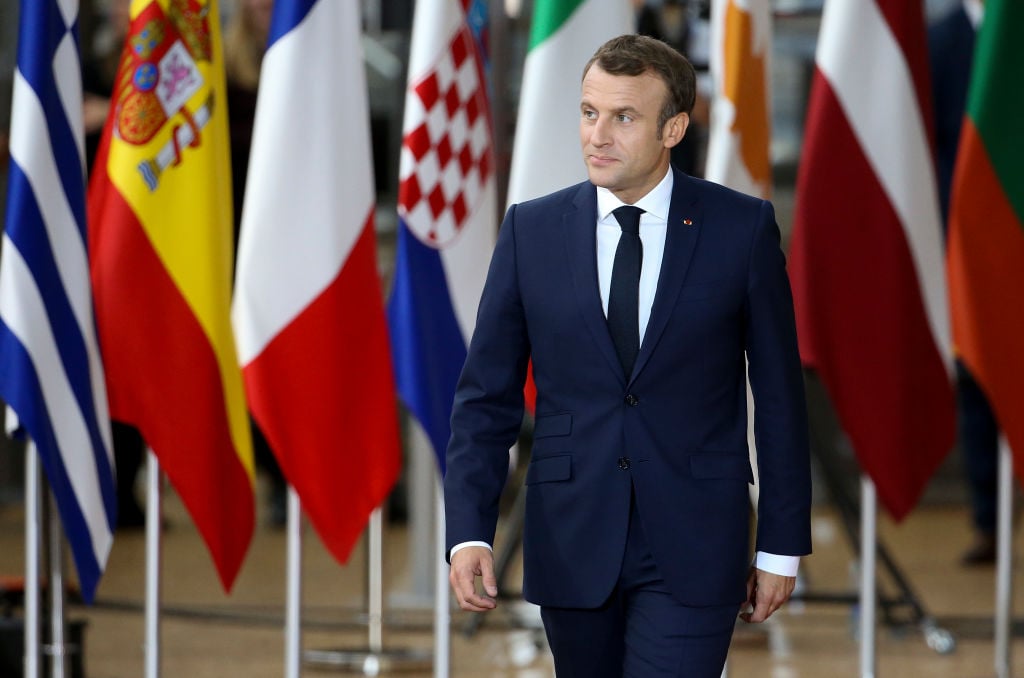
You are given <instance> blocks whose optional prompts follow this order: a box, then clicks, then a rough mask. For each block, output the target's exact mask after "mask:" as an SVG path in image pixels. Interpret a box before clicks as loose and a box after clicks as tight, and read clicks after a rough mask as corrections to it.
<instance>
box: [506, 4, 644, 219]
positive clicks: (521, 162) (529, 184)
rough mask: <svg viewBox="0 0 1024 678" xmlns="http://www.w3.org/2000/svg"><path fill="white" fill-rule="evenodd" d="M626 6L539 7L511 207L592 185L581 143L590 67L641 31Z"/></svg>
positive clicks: (514, 159)
mask: <svg viewBox="0 0 1024 678" xmlns="http://www.w3.org/2000/svg"><path fill="white" fill-rule="evenodd" d="M630 7H631V5H630V3H628V2H622V0H537V1H536V2H535V3H534V10H533V24H532V25H531V28H530V45H529V50H528V51H527V53H526V63H525V65H524V67H523V85H522V92H521V93H520V98H519V119H518V122H517V124H516V139H515V146H514V147H513V149H512V169H511V173H510V175H509V187H508V202H509V204H510V205H512V204H515V203H518V202H522V201H523V200H529V199H531V198H537V197H540V196H542V195H545V194H547V193H550V192H552V191H556V190H558V189H560V188H565V187H566V186H571V185H572V184H576V183H579V182H580V181H583V180H584V179H586V178H587V172H586V167H585V166H584V164H583V156H582V152H581V151H580V142H579V117H580V111H579V109H580V88H579V83H580V81H581V80H582V77H583V66H584V65H585V64H586V63H587V60H588V59H590V57H591V55H593V53H594V52H596V51H597V48H598V47H600V46H601V45H602V44H604V43H605V41H607V40H609V39H610V38H613V37H615V36H616V35H621V34H623V33H632V32H633V30H634V21H633V15H632V12H631V9H630Z"/></svg>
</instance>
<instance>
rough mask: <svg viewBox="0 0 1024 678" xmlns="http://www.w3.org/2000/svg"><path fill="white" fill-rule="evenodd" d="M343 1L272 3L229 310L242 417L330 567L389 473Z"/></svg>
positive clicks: (352, 31) (364, 173)
mask: <svg viewBox="0 0 1024 678" xmlns="http://www.w3.org/2000/svg"><path fill="white" fill-rule="evenodd" d="M359 6H360V4H359V3H356V2H337V1H336V0H319V1H311V0H277V2H276V4H275V6H274V15H273V19H272V24H271V31H270V38H269V47H268V49H267V53H266V56H265V58H264V60H263V66H262V71H261V74H260V89H259V98H258V101H257V107H256V119H255V126H254V130H253V140H252V155H251V158H250V165H249V177H248V181H247V184H246V192H245V205H244V208H243V211H242V228H241V235H240V237H239V248H238V271H237V277H236V283H235V300H234V307H233V310H232V316H233V322H234V327H235V333H236V338H237V342H238V350H239V359H240V361H241V363H242V374H243V377H244V380H245V388H246V394H247V396H248V399H249V406H250V409H251V411H252V414H253V417H254V418H255V419H256V421H257V423H258V424H259V426H260V428H261V429H262V430H263V432H264V434H265V435H266V437H267V440H268V442H269V443H270V446H271V448H272V449H273V451H274V454H275V456H276V457H277V459H278V461H279V462H280V465H281V469H282V471H283V472H284V475H285V477H286V478H287V480H288V482H289V483H290V484H291V485H292V486H293V487H294V488H295V490H296V492H297V493H298V495H299V497H300V499H301V502H302V506H303V509H304V511H305V512H306V514H307V515H308V516H309V518H310V521H311V522H312V524H313V526H314V528H315V529H316V530H317V532H318V533H319V535H320V537H321V539H322V540H323V542H324V544H325V546H326V547H327V549H328V550H329V551H330V553H331V554H332V555H333V556H334V557H335V558H336V559H338V560H339V561H341V562H344V561H346V560H347V558H348V556H349V554H350V552H351V549H352V547H353V545H354V544H355V542H356V540H357V539H358V537H359V535H360V534H361V532H362V530H363V528H364V527H365V525H366V522H367V520H368V518H369V515H370V513H371V512H372V511H373V509H375V508H376V507H377V506H379V505H380V504H381V502H382V501H383V500H384V499H385V498H386V496H387V494H388V493H389V492H390V490H391V488H392V486H393V485H394V482H395V480H396V478H397V476H398V471H399V466H400V463H401V462H400V459H401V457H400V447H399V437H398V421H397V412H396V409H395V390H394V378H393V376H392V369H391V361H390V353H389V350H388V335H387V326H386V322H385V317H384V304H383V297H382V291H381V284H380V277H379V274H378V271H377V252H376V240H375V234H374V227H373V224H374V209H375V202H376V199H375V193H374V186H373V165H372V154H371V148H370V125H369V106H368V100H367V90H366V78H365V73H364V66H363V55H362V47H361V23H360V17H359Z"/></svg>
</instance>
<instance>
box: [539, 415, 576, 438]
mask: <svg viewBox="0 0 1024 678" xmlns="http://www.w3.org/2000/svg"><path fill="white" fill-rule="evenodd" d="M570 433H572V413H571V412H562V413H560V414H545V415H541V416H538V417H537V419H536V421H535V422H534V424H533V437H534V438H547V437H549V436H567V435H569V434H570Z"/></svg>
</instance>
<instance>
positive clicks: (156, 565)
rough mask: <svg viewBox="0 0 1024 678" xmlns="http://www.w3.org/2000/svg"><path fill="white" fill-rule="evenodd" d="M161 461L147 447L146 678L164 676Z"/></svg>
mask: <svg viewBox="0 0 1024 678" xmlns="http://www.w3.org/2000/svg"><path fill="white" fill-rule="evenodd" d="M161 503H162V502H161V491H160V462H159V461H157V458H156V455H155V454H154V453H153V450H149V449H147V451H146V612H145V646H146V656H145V669H146V673H145V676H146V678H160V515H161V513H162V506H161Z"/></svg>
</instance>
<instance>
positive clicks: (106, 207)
mask: <svg viewBox="0 0 1024 678" xmlns="http://www.w3.org/2000/svg"><path fill="white" fill-rule="evenodd" d="M224 92H225V84H224V61H223V58H222V51H221V42H220V25H219V16H218V8H217V3H216V0H148V1H145V0H136V1H135V2H134V3H133V5H132V19H131V27H130V29H129V33H128V37H127V40H126V44H125V48H124V52H123V54H122V56H121V62H120V66H119V68H118V74H117V80H116V82H115V86H114V93H113V97H112V99H111V109H110V114H109V116H108V118H107V123H106V128H105V130H104V133H103V140H102V142H101V144H100V149H99V152H98V154H97V158H96V165H95V167H94V169H93V176H92V180H91V183H90V186H89V195H88V203H89V204H88V220H89V254H90V258H91V263H90V267H91V274H92V282H93V289H94V294H95V304H96V322H97V326H98V332H99V339H100V348H101V351H102V353H103V356H104V361H105V366H106V373H107V384H108V391H109V397H110V411H111V417H112V418H114V419H117V420H119V421H124V422H128V423H131V424H133V425H135V426H136V427H138V429H139V430H140V431H141V433H142V435H143V437H144V438H145V440H146V442H147V444H148V445H149V446H150V447H151V448H152V449H153V451H154V452H155V453H156V455H157V457H158V458H159V460H160V465H161V466H162V468H163V470H164V471H165V472H166V474H167V476H168V478H169V479H170V480H171V483H172V484H173V485H174V487H175V489H176V490H177V492H178V494H179V496H180V497H181V499H182V501H183V502H184V504H185V506H186V507H187V508H188V510H189V512H190V513H191V515H192V518H193V520H195V523H196V526H197V527H198V529H199V532H200V533H201V534H202V536H203V538H204V539H205V541H206V544H207V547H208V548H209V549H210V552H211V554H212V556H213V560H214V562H215V563H216V566H217V571H218V573H219V575H220V578H221V582H222V583H223V585H224V587H225V589H228V590H230V588H231V585H232V583H233V582H234V579H235V576H236V575H237V574H238V570H239V568H240V567H241V564H242V560H243V558H244V556H245V552H246V550H247V548H248V546H249V542H250V540H251V538H252V531H253V522H254V503H253V459H252V441H251V439H250V432H249V422H248V415H247V412H246V405H245V396H244V391H243V388H242V378H241V372H240V370H239V368H238V360H237V358H236V354H235V344H234V338H233V334H232V328H231V320H230V304H231V260H232V219H231V204H230V199H231V173H230V167H229V157H228V126H227V111H226V109H225V101H224Z"/></svg>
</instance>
